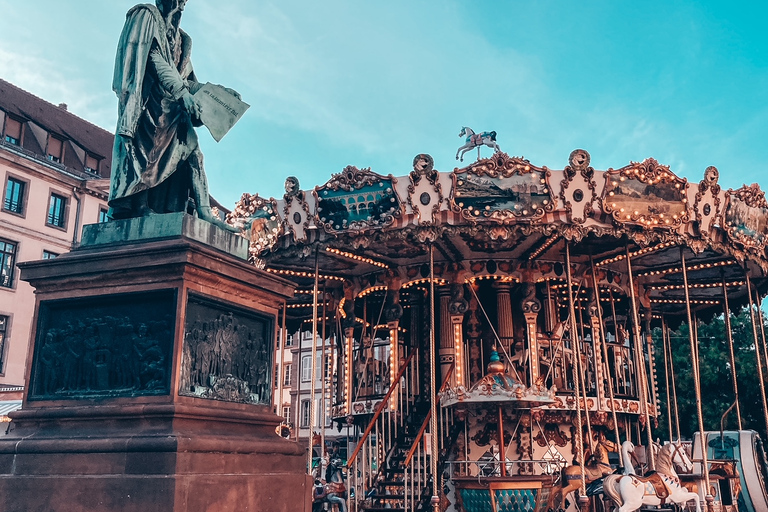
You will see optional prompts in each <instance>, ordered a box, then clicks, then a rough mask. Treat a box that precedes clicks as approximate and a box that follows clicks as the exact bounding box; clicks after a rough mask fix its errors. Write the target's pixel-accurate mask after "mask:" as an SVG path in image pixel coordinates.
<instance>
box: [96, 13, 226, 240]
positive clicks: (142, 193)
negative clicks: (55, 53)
mask: <svg viewBox="0 0 768 512" xmlns="http://www.w3.org/2000/svg"><path fill="white" fill-rule="evenodd" d="M155 3H156V6H154V5H149V4H142V5H137V6H135V7H133V8H132V9H131V10H129V11H128V14H127V16H126V22H125V26H124V27H123V32H122V34H121V36H120V42H119V43H118V47H117V57H116V59H115V74H114V78H113V83H112V88H113V90H114V91H115V93H116V94H117V97H118V100H119V104H118V121H117V132H116V135H115V145H114V150H113V158H112V183H111V190H110V195H109V206H110V217H111V218H112V219H124V218H131V217H142V216H146V215H150V214H152V213H171V212H180V211H187V208H188V206H187V205H188V201H189V199H190V197H191V198H192V199H193V200H194V208H195V210H196V212H197V216H198V217H199V218H201V219H204V220H206V221H208V222H212V223H214V224H217V225H218V226H220V227H223V228H225V229H230V230H234V228H232V227H231V226H229V225H228V224H225V223H224V222H222V221H221V220H220V219H218V218H217V217H216V216H214V215H213V213H212V212H211V205H210V197H209V195H208V181H207V179H206V176H205V171H204V169H203V154H202V152H201V151H200V147H199V145H198V139H197V134H196V133H195V130H194V127H196V126H200V125H201V124H202V123H201V121H200V115H201V112H202V109H201V104H200V103H199V101H198V100H197V99H196V98H195V97H194V96H193V95H194V94H195V93H196V92H197V91H198V90H200V88H201V87H202V86H203V84H201V83H199V82H198V81H197V78H196V76H195V72H194V70H193V69H192V63H191V61H190V54H191V49H192V39H191V38H190V37H189V35H187V33H185V32H184V31H183V30H181V29H180V28H179V23H180V21H181V15H182V12H183V11H184V7H185V4H186V3H187V0H156V2H155ZM226 90H227V92H229V93H230V94H232V95H234V96H235V97H237V98H238V99H239V98H240V95H239V94H237V93H236V92H235V91H233V90H231V89H226Z"/></svg>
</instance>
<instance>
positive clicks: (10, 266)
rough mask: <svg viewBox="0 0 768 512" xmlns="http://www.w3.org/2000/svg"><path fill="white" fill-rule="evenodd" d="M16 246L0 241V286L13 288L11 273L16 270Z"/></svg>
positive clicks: (6, 241)
mask: <svg viewBox="0 0 768 512" xmlns="http://www.w3.org/2000/svg"><path fill="white" fill-rule="evenodd" d="M15 264H16V244H15V243H13V242H9V241H8V240H3V239H0V286H3V287H5V288H13V273H14V271H15V270H16V266H15Z"/></svg>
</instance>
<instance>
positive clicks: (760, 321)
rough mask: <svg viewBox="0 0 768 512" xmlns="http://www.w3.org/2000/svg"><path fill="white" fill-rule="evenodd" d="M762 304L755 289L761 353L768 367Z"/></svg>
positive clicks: (767, 344)
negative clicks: (761, 343) (761, 344)
mask: <svg viewBox="0 0 768 512" xmlns="http://www.w3.org/2000/svg"><path fill="white" fill-rule="evenodd" d="M762 303H763V301H762V299H761V298H760V292H759V291H758V290H757V289H755V309H756V310H757V321H758V324H759V325H760V338H761V340H762V342H763V353H764V355H765V361H766V363H765V364H766V365H768V343H766V339H765V322H764V321H763V309H762V308H761V307H760V305H761V304H762ZM766 371H768V367H766Z"/></svg>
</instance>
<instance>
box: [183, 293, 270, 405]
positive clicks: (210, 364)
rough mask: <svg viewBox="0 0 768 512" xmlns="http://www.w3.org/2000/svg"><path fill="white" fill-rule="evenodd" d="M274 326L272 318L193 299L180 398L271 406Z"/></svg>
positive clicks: (188, 317)
mask: <svg viewBox="0 0 768 512" xmlns="http://www.w3.org/2000/svg"><path fill="white" fill-rule="evenodd" d="M273 326H274V321H273V319H272V318H270V317H267V316H263V315H258V314H255V313H250V312H245V311H242V310H239V309H234V308H231V307H229V306H225V305H222V304H218V303H215V302H212V301H209V300H206V299H202V298H198V297H190V299H189V302H188V304H187V314H186V322H185V327H184V348H183V353H182V363H181V364H182V367H181V384H180V387H179V394H180V395H183V396H191V397H196V398H207V399H212V400H222V401H226V402H239V403H248V404H265V405H268V404H269V403H270V400H271V395H272V391H271V389H272V382H271V379H272V376H271V371H270V368H271V367H272V360H271V351H270V348H271V340H272V335H273Z"/></svg>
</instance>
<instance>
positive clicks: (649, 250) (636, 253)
mask: <svg viewBox="0 0 768 512" xmlns="http://www.w3.org/2000/svg"><path fill="white" fill-rule="evenodd" d="M676 245H677V244H676V243H675V242H664V243H661V244H658V245H654V246H653V247H644V248H643V249H638V250H637V251H633V252H630V253H629V257H630V258H634V257H636V256H645V255H646V254H650V253H652V252H657V251H661V250H663V249H667V248H669V247H674V246H676ZM626 257H627V255H626V254H618V255H616V256H614V257H613V258H608V259H607V260H603V261H600V262H598V263H595V267H602V266H603V265H610V264H611V263H616V262H617V261H622V260H624V259H626Z"/></svg>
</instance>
